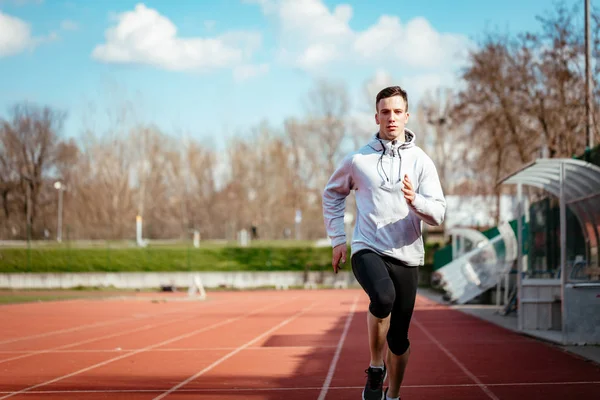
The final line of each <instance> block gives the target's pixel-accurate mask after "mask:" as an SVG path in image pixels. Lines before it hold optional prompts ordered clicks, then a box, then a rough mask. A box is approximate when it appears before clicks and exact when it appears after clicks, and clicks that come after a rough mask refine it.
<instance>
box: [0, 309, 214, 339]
mask: <svg viewBox="0 0 600 400" xmlns="http://www.w3.org/2000/svg"><path fill="white" fill-rule="evenodd" d="M210 304H211V305H212V304H215V303H210ZM188 310H190V307H181V308H178V309H176V310H169V311H166V312H162V313H156V314H147V315H143V316H139V317H135V316H131V317H126V318H119V319H114V320H109V321H103V322H96V323H94V324H87V325H79V326H74V327H72V328H65V329H59V330H55V331H50V332H43V333H38V334H35V335H29V336H19V337H16V338H12V339H6V340H0V345H2V344H8V343H15V342H20V341H23V340H30V339H39V338H43V337H48V336H54V335H59V334H61V333H71V332H77V331H83V330H86V329H90V328H97V327H99V326H109V325H113V324H118V323H119V322H125V321H132V320H136V319H145V318H152V317H159V316H163V315H168V314H172V313H176V312H180V311H184V312H185V311H188Z"/></svg>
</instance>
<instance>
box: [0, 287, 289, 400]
mask: <svg viewBox="0 0 600 400" xmlns="http://www.w3.org/2000/svg"><path fill="white" fill-rule="evenodd" d="M296 298H297V296H296V297H293V298H291V299H290V300H288V301H286V302H284V303H287V302H291V301H293V300H295V299H296ZM281 304H282V303H277V304H270V305H268V306H265V307H262V308H259V309H258V310H254V311H250V312H248V313H246V314H243V315H241V316H239V317H235V318H228V319H226V320H225V321H221V322H217V323H215V324H212V325H209V326H207V327H204V328H200V329H196V330H194V331H192V332H188V333H186V334H183V335H179V336H176V337H174V338H171V339H168V340H165V341H162V342H160V343H156V344H153V345H150V346H147V347H144V348H142V349H139V350H135V351H132V352H130V353H127V354H123V355H121V356H118V357H113V358H110V359H108V360H105V361H102V362H99V363H97V364H94V365H91V366H89V367H86V368H82V369H80V370H78V371H75V372H72V373H70V374H67V375H63V376H59V377H58V378H54V379H51V380H49V381H46V382H42V383H38V384H37V385H32V386H29V387H26V388H25V389H21V390H19V391H18V392H12V393H11V394H9V395H6V396H3V397H0V400H2V399H7V398H9V397H12V396H15V395H17V394H21V393H26V392H29V391H30V390H33V389H37V388H39V387H42V386H46V385H49V384H51V383H54V382H58V381H61V380H63V379H66V378H70V377H72V376H75V375H79V374H81V373H83V372H87V371H90V370H92V369H95V368H98V367H101V366H103V365H106V364H110V363H112V362H114V361H118V360H122V359H123V358H127V357H131V356H133V355H136V354H139V353H143V352H145V351H148V350H151V349H154V348H156V347H160V346H164V345H165V344H169V343H173V342H176V341H178V340H181V339H185V338H188V337H190V336H194V335H196V334H198V333H202V332H205V331H208V330H211V329H214V328H218V327H219V326H222V325H226V324H229V323H232V322H235V321H237V320H240V319H243V318H246V317H248V316H250V315H252V314H256V313H260V312H262V311H264V310H268V309H269V308H273V307H279V306H281Z"/></svg>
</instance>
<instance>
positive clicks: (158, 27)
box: [92, 3, 261, 71]
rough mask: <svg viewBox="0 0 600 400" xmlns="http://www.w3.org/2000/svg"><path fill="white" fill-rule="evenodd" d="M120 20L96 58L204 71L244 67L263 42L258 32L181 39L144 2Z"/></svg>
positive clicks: (117, 16)
mask: <svg viewBox="0 0 600 400" xmlns="http://www.w3.org/2000/svg"><path fill="white" fill-rule="evenodd" d="M116 20H117V24H116V25H114V26H112V27H110V28H109V29H107V30H106V33H105V36H106V43H104V44H101V45H98V46H96V48H95V49H94V50H93V52H92V57H93V58H95V59H97V60H99V61H103V62H109V63H110V62H112V63H139V64H148V65H154V66H157V67H159V68H164V69H167V70H173V71H185V70H190V71H191V70H193V71H201V70H207V69H211V68H224V67H235V66H237V65H240V64H244V63H246V62H247V61H248V58H250V56H251V55H252V54H253V52H254V51H255V50H256V49H257V48H258V47H259V46H260V43H261V37H260V34H258V33H255V32H229V33H227V34H224V35H221V36H217V37H210V38H203V37H190V38H182V37H178V36H177V27H176V26H175V25H174V24H173V23H172V22H171V21H170V20H169V19H168V18H167V17H165V16H163V15H161V14H160V13H159V12H158V11H156V10H154V9H151V8H148V7H146V6H145V5H144V4H141V3H140V4H137V5H136V6H135V9H134V10H133V11H128V12H124V13H122V14H118V15H116Z"/></svg>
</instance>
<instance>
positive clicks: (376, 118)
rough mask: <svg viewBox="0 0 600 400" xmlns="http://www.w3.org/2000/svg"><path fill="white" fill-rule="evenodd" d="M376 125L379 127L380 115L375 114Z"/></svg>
mask: <svg viewBox="0 0 600 400" xmlns="http://www.w3.org/2000/svg"><path fill="white" fill-rule="evenodd" d="M375 123H376V124H377V125H379V115H378V114H377V113H375Z"/></svg>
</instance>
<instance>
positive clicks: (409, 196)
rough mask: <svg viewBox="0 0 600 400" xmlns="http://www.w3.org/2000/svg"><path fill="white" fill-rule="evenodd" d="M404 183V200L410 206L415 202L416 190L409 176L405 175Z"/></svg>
mask: <svg viewBox="0 0 600 400" xmlns="http://www.w3.org/2000/svg"><path fill="white" fill-rule="evenodd" d="M402 183H403V184H404V187H402V191H403V192H404V198H405V199H406V202H407V203H408V204H412V202H413V201H414V200H415V190H414V188H413V185H412V183H411V182H410V179H408V175H404V179H402Z"/></svg>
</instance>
